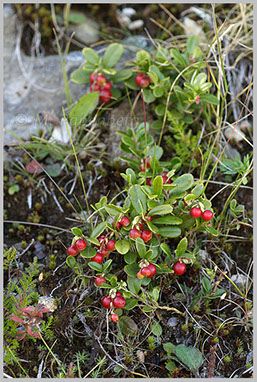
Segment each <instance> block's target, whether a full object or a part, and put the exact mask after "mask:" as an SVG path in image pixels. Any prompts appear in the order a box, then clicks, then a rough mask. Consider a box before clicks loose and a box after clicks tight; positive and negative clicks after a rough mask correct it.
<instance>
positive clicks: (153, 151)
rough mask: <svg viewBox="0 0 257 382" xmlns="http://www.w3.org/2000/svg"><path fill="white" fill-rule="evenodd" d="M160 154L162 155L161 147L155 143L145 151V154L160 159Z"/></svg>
mask: <svg viewBox="0 0 257 382" xmlns="http://www.w3.org/2000/svg"><path fill="white" fill-rule="evenodd" d="M162 155H163V149H162V148H161V147H160V146H157V145H155V146H153V147H151V148H150V149H149V150H148V151H147V153H146V156H151V157H154V158H156V159H161V157H162Z"/></svg>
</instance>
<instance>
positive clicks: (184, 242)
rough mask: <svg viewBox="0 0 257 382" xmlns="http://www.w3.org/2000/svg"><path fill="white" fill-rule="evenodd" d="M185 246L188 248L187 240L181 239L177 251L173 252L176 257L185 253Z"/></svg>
mask: <svg viewBox="0 0 257 382" xmlns="http://www.w3.org/2000/svg"><path fill="white" fill-rule="evenodd" d="M187 246H188V241H187V238H186V237H183V239H181V240H180V242H179V243H178V245H177V249H176V250H175V253H176V255H177V257H179V256H182V255H183V254H184V253H185V252H186V250H187Z"/></svg>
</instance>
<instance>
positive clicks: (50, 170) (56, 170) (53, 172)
mask: <svg viewBox="0 0 257 382" xmlns="http://www.w3.org/2000/svg"><path fill="white" fill-rule="evenodd" d="M45 171H46V172H47V174H48V175H50V176H51V177H52V178H55V177H56V176H59V175H61V173H62V166H61V165H60V164H59V163H54V164H49V165H48V166H46V168H45Z"/></svg>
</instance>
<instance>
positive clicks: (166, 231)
mask: <svg viewBox="0 0 257 382" xmlns="http://www.w3.org/2000/svg"><path fill="white" fill-rule="evenodd" d="M159 234H160V235H162V236H163V237H171V238H173V237H178V236H180V235H181V229H180V228H178V227H160V228H159Z"/></svg>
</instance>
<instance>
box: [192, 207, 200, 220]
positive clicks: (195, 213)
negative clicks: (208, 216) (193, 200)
mask: <svg viewBox="0 0 257 382" xmlns="http://www.w3.org/2000/svg"><path fill="white" fill-rule="evenodd" d="M190 215H191V216H192V217H193V218H196V219H197V218H200V217H201V216H202V211H201V210H200V208H198V207H193V208H192V209H191V211H190Z"/></svg>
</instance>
